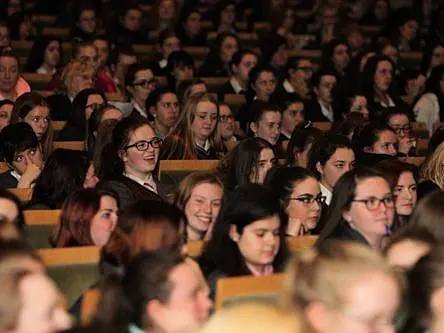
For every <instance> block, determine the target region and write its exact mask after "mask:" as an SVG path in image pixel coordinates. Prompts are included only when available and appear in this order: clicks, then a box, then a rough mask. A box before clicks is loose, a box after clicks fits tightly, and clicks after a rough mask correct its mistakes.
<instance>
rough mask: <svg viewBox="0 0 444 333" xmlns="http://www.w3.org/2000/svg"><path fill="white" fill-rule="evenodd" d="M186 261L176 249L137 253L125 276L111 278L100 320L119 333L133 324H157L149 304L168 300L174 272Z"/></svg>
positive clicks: (105, 291) (145, 328) (101, 304)
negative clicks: (149, 313)
mask: <svg viewBox="0 0 444 333" xmlns="http://www.w3.org/2000/svg"><path fill="white" fill-rule="evenodd" d="M183 263H184V259H183V257H182V256H180V255H179V254H177V253H175V252H167V251H161V250H159V251H150V252H143V253H141V254H139V255H137V256H136V257H135V258H134V259H133V260H131V262H130V263H129V264H128V265H127V266H126V267H125V273H124V276H123V277H122V278H119V277H118V276H116V275H112V276H110V277H109V278H108V281H107V284H106V285H105V290H104V293H103V297H102V300H101V303H100V304H99V312H98V319H99V320H102V321H105V324H108V325H109V327H112V328H113V329H116V331H119V332H127V331H128V325H129V324H134V325H136V326H137V327H139V328H140V329H143V330H148V329H150V328H151V327H152V326H153V323H152V321H151V319H150V318H149V317H148V316H147V311H146V307H147V304H148V303H149V302H151V301H152V300H158V301H159V302H161V303H164V304H166V303H167V302H168V300H169V297H170V294H171V292H172V290H173V288H174V285H173V283H172V282H171V281H170V278H169V276H170V273H171V271H172V270H173V269H174V268H175V267H177V266H178V265H181V264H183Z"/></svg>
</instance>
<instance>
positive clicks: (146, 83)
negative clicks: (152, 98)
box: [133, 79, 157, 89]
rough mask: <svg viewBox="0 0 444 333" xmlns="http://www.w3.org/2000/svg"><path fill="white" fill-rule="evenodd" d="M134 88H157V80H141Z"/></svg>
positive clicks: (135, 83) (134, 84)
mask: <svg viewBox="0 0 444 333" xmlns="http://www.w3.org/2000/svg"><path fill="white" fill-rule="evenodd" d="M133 86H134V87H137V86H140V87H144V88H152V89H154V88H156V87H157V80H156V79H151V80H141V81H139V82H134V83H133Z"/></svg>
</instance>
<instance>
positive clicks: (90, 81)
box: [68, 71, 94, 97]
mask: <svg viewBox="0 0 444 333" xmlns="http://www.w3.org/2000/svg"><path fill="white" fill-rule="evenodd" d="M93 86H94V73H93V71H86V72H84V73H76V74H74V75H73V77H72V80H71V85H70V87H69V91H68V94H69V95H70V96H72V97H75V96H76V95H77V94H78V93H79V92H80V91H82V90H84V89H90V88H92V87H93Z"/></svg>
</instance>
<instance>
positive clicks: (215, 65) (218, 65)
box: [198, 54, 230, 77]
mask: <svg viewBox="0 0 444 333" xmlns="http://www.w3.org/2000/svg"><path fill="white" fill-rule="evenodd" d="M229 75H230V73H229V70H228V68H227V67H226V66H225V64H224V63H223V61H222V59H221V58H220V56H219V55H218V54H209V55H208V57H207V58H206V59H205V61H204V63H203V64H202V66H200V70H199V75H198V76H212V77H214V76H216V77H222V76H229Z"/></svg>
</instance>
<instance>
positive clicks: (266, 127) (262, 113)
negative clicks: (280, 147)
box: [250, 102, 282, 146]
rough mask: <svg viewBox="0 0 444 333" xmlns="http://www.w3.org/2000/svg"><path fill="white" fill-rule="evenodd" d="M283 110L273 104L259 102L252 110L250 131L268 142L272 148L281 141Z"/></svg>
mask: <svg viewBox="0 0 444 333" xmlns="http://www.w3.org/2000/svg"><path fill="white" fill-rule="evenodd" d="M281 120H282V113H281V109H280V108H279V107H278V106H276V105H273V104H270V103H266V102H257V103H255V104H254V105H252V108H251V122H250V131H251V132H252V134H253V136H254V137H258V138H262V139H264V140H267V141H268V142H269V143H270V144H271V145H272V146H276V145H277V143H278V141H279V136H280V129H281Z"/></svg>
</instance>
